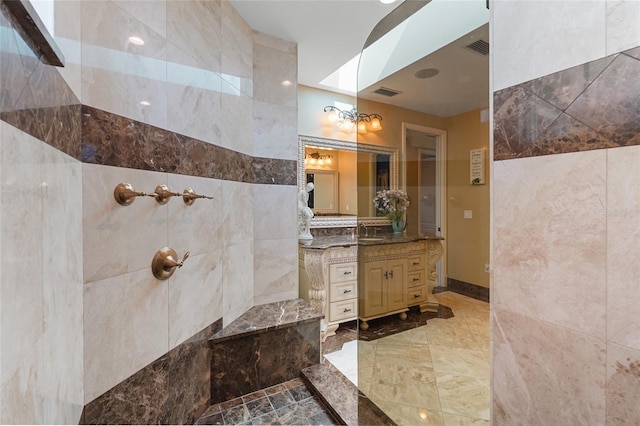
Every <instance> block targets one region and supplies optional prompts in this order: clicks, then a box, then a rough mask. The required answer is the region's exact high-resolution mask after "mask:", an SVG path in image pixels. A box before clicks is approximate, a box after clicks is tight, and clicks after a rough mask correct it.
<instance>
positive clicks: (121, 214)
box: [82, 164, 175, 283]
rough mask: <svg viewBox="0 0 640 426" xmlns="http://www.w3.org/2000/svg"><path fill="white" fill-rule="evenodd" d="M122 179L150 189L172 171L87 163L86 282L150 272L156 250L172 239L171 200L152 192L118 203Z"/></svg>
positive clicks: (140, 188)
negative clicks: (160, 198) (169, 235)
mask: <svg viewBox="0 0 640 426" xmlns="http://www.w3.org/2000/svg"><path fill="white" fill-rule="evenodd" d="M122 182H128V183H130V184H132V185H133V187H134V189H135V190H136V191H142V192H147V193H151V192H153V191H154V190H155V187H156V186H157V185H159V184H161V183H165V184H166V183H167V175H166V174H164V173H157V172H149V171H142V170H134V169H126V168H121V167H110V166H100V165H94V164H83V165H82V187H83V189H82V193H83V197H82V203H83V206H82V209H83V214H82V219H83V230H84V237H83V238H84V244H83V246H84V248H83V256H84V282H85V283H89V282H92V281H98V280H102V279H105V278H109V277H115V276H118V275H121V274H125V273H128V272H132V271H138V270H144V271H146V272H148V273H150V265H151V259H153V256H154V254H155V253H156V251H158V250H159V249H161V248H162V247H165V246H166V245H167V242H168V241H167V231H166V230H167V212H168V206H167V205H164V206H162V205H160V204H158V203H157V202H156V201H155V200H154V199H153V198H151V197H137V199H136V200H135V201H134V202H133V204H131V205H129V206H121V205H119V204H118V203H116V201H115V199H114V196H113V190H114V189H115V187H116V186H117V185H118V184H119V183H122ZM174 202H175V200H174ZM158 230H164V231H161V232H158ZM105 247H108V248H109V255H108V256H105V255H104V253H105V252H104V250H105Z"/></svg>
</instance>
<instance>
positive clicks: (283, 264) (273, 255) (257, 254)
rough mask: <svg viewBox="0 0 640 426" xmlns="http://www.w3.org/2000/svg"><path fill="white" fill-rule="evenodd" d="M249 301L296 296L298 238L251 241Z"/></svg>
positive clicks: (285, 298) (287, 298) (257, 303)
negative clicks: (250, 291)
mask: <svg viewBox="0 0 640 426" xmlns="http://www.w3.org/2000/svg"><path fill="white" fill-rule="evenodd" d="M253 262H254V272H253V274H254V285H253V304H254V305H262V304H264V303H272V302H279V301H281V300H289V299H297V298H298V239H297V238H290V239H286V240H285V239H278V240H258V241H254V260H253Z"/></svg>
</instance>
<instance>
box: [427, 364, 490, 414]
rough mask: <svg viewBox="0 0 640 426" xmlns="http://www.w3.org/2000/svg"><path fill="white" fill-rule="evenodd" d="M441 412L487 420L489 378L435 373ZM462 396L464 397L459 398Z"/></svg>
mask: <svg viewBox="0 0 640 426" xmlns="http://www.w3.org/2000/svg"><path fill="white" fill-rule="evenodd" d="M436 381H437V383H438V395H439V396H440V403H441V404H442V412H443V413H450V414H458V415H463V416H468V417H474V418H479V419H484V420H489V378H488V377H487V378H484V379H483V378H479V377H471V376H462V375H460V374H440V373H439V372H436ZM462 395H464V397H461V396H462Z"/></svg>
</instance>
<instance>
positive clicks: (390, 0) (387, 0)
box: [378, 0, 396, 4]
mask: <svg viewBox="0 0 640 426" xmlns="http://www.w3.org/2000/svg"><path fill="white" fill-rule="evenodd" d="M378 1H379V2H380V3H382V4H391V3H395V2H396V0H378Z"/></svg>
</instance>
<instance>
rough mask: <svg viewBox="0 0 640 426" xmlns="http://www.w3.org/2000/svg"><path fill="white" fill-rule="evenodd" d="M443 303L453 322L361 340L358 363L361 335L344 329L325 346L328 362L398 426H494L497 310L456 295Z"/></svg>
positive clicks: (446, 296) (436, 320)
mask: <svg viewBox="0 0 640 426" xmlns="http://www.w3.org/2000/svg"><path fill="white" fill-rule="evenodd" d="M435 296H436V298H437V300H438V302H439V303H440V304H442V305H446V306H448V307H449V308H451V311H452V312H453V315H454V316H453V317H449V318H446V319H445V318H430V319H429V320H428V321H427V324H426V325H422V324H417V325H416V326H415V327H414V328H411V329H408V330H405V331H402V329H401V328H397V332H396V333H395V334H391V335H386V336H384V337H379V338H377V339H376V340H372V341H366V339H367V338H368V337H369V336H365V337H364V340H363V336H359V337H360V340H359V341H358V348H357V349H358V350H357V356H354V355H353V347H352V346H353V345H352V343H350V342H349V341H348V339H349V338H355V337H354V336H353V334H354V333H353V332H352V330H351V329H349V330H347V331H344V330H341V328H339V329H338V330H337V335H336V336H331V337H329V338H327V341H326V343H324V344H323V349H324V350H325V351H324V355H325V358H326V360H324V362H330V363H331V364H332V365H333V366H334V367H335V368H336V369H338V370H339V371H340V372H342V373H343V374H344V375H345V376H346V377H347V378H349V379H350V380H351V381H352V382H353V383H356V384H357V385H358V389H359V390H360V392H362V393H364V394H365V395H367V396H368V397H369V398H370V399H371V401H372V402H374V403H375V404H376V405H377V406H378V407H379V408H380V409H381V410H382V411H383V412H384V413H385V414H387V415H388V416H389V418H391V419H392V420H393V421H394V422H396V423H397V424H398V425H420V424H429V425H444V426H449V425H454V426H458V425H474V426H475V425H488V424H489V359H490V358H489V304H488V303H486V302H483V301H479V300H475V299H472V298H469V297H466V296H462V295H459V294H457V293H453V292H450V291H447V292H443V293H439V294H436V295H435ZM346 328H349V327H346ZM383 328H385V326H384V325H382V326H381V329H383ZM387 328H388V327H387ZM333 338H335V339H336V340H337V341H339V342H340V344H337V343H335V342H332V339H333ZM345 341H346V343H344V342H345ZM334 343H335V344H334ZM340 345H342V349H340ZM354 369H356V370H357V372H358V376H357V378H356V379H353V378H352V377H351V376H352V375H353V374H352V373H353V371H354Z"/></svg>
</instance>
